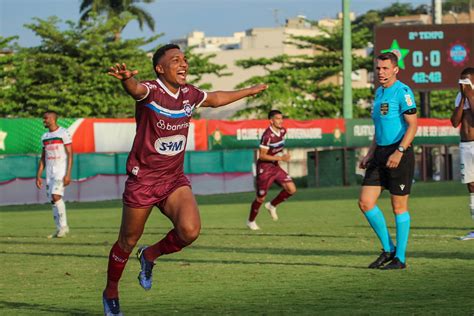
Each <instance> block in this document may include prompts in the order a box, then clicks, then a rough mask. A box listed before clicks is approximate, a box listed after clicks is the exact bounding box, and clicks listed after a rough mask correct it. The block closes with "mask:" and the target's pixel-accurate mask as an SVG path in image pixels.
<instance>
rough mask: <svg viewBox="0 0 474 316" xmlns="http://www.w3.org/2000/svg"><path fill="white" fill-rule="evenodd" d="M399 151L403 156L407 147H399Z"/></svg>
mask: <svg viewBox="0 0 474 316" xmlns="http://www.w3.org/2000/svg"><path fill="white" fill-rule="evenodd" d="M397 150H398V151H399V152H401V153H402V154H404V153H405V147H403V146H398V148H397Z"/></svg>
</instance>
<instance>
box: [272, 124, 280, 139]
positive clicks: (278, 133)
mask: <svg viewBox="0 0 474 316" xmlns="http://www.w3.org/2000/svg"><path fill="white" fill-rule="evenodd" d="M270 130H271V131H272V133H273V134H275V135H276V136H278V137H280V135H281V134H280V131H279V130H278V131H275V130H274V129H273V127H272V126H271V125H270Z"/></svg>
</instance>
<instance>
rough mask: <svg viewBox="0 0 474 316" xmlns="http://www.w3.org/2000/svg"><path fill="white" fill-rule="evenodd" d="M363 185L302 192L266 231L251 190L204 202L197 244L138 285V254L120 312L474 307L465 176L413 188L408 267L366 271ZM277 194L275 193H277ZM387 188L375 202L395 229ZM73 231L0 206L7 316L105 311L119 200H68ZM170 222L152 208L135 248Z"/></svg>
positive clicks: (2, 301)
mask: <svg viewBox="0 0 474 316" xmlns="http://www.w3.org/2000/svg"><path fill="white" fill-rule="evenodd" d="M358 192H359V188H358V187H347V188H322V189H300V190H299V192H297V194H296V196H294V197H293V198H292V199H291V200H289V201H287V202H286V203H284V204H282V205H281V206H280V207H279V208H278V212H279V216H280V220H279V221H278V222H272V221H271V219H270V217H269V215H268V213H267V211H266V210H265V209H264V208H263V207H262V208H261V211H260V214H259V216H258V217H257V222H258V224H259V225H260V226H261V228H262V230H261V231H257V232H253V231H250V230H248V229H247V228H246V227H245V224H244V223H245V221H246V218H247V216H248V209H249V205H250V202H251V201H252V199H253V194H252V193H245V194H227V195H215V196H208V197H204V196H201V197H198V198H197V199H198V203H199V205H200V210H201V217H202V232H201V236H200V237H199V239H198V240H197V241H196V242H195V243H194V244H193V245H192V246H190V247H188V248H186V249H184V250H183V251H182V252H180V253H176V254H172V255H168V256H164V257H162V258H160V259H159V260H158V262H157V265H156V267H155V270H154V273H155V274H154V284H153V288H152V290H151V291H149V292H145V291H143V290H142V289H141V288H140V286H139V284H138V281H137V279H136V277H137V274H138V269H139V263H138V260H136V258H135V257H134V255H135V252H134V253H133V256H131V258H130V260H129V263H128V265H127V267H126V269H125V272H124V275H123V277H122V281H121V286H120V294H121V296H120V299H121V306H122V311H123V312H124V313H125V315H150V314H153V315H156V314H160V315H171V314H188V315H194V314H200V315H245V314H257V315H275V314H276V315H289V314H292V315H310V314H311V315H314V314H420V315H423V314H434V315H446V314H456V315H470V314H472V313H473V312H474V300H473V299H472V293H473V292H472V285H473V280H474V264H473V262H474V260H473V259H474V241H459V240H457V237H459V236H462V235H464V234H466V233H467V232H468V231H469V230H470V229H472V228H473V227H472V226H473V222H472V221H471V219H470V214H469V209H468V203H469V201H468V199H469V198H468V193H467V190H466V188H465V186H463V185H461V184H459V183H450V182H447V183H416V184H415V185H414V188H413V192H412V197H411V199H410V210H411V222H412V229H411V234H410V240H409V245H408V253H407V264H408V268H407V269H406V270H403V271H380V270H370V269H367V268H366V266H367V265H368V264H369V263H370V262H371V261H372V260H374V259H375V258H376V257H377V255H378V254H379V251H380V244H379V242H378V240H377V239H376V237H375V235H374V233H373V232H372V230H371V229H370V227H369V225H368V223H367V222H366V220H365V218H364V217H363V215H362V214H361V213H360V212H359V211H358V209H357V197H358ZM276 193H277V191H272V192H271V193H270V195H269V196H274V195H275V194H276ZM388 197H389V195H388V194H387V193H384V194H383V195H382V198H381V201H380V203H379V206H380V207H381V209H382V210H383V211H384V213H385V218H386V220H387V223H388V225H389V230H390V232H391V234H392V236H394V233H395V224H394V218H393V215H392V214H391V211H390V204H389V203H390V201H389V198H388ZM67 206H68V219H69V223H70V227H71V233H70V235H69V236H68V237H67V238H64V239H52V240H48V239H46V236H47V235H48V234H50V233H52V232H53V230H54V228H53V220H52V215H51V210H50V206H49V205H34V206H9V207H1V208H0V225H1V226H0V227H1V233H0V235H1V238H0V244H1V248H0V249H1V250H0V256H1V259H0V260H1V261H0V262H1V274H0V314H1V315H61V314H87V315H99V314H101V313H102V305H101V293H102V290H103V287H104V284H105V277H106V269H107V257H108V252H109V250H110V247H111V244H112V243H113V242H114V241H115V240H116V238H117V233H118V227H119V223H120V212H121V211H120V207H121V204H120V201H110V202H97V203H68V205H67ZM170 227H171V226H170V223H169V221H168V220H167V219H166V218H165V217H164V216H163V215H161V214H160V212H159V211H158V210H157V209H155V210H154V211H153V213H152V215H151V216H150V218H149V220H148V223H147V226H146V228H145V233H144V235H143V236H142V239H141V240H140V242H139V244H140V245H142V244H151V243H154V242H156V241H158V240H159V239H161V238H162V237H163V236H164V234H165V233H166V232H167V231H168V230H169V228H170Z"/></svg>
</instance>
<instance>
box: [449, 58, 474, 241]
mask: <svg viewBox="0 0 474 316" xmlns="http://www.w3.org/2000/svg"><path fill="white" fill-rule="evenodd" d="M459 90H460V91H459V93H458V95H457V97H456V101H455V105H456V108H455V109H454V111H453V114H452V115H451V123H452V124H453V126H454V127H458V126H459V124H461V144H460V145H459V149H460V152H461V182H462V183H466V184H467V189H468V191H469V193H470V196H471V200H470V203H469V207H470V209H471V217H472V219H473V220H474V114H473V113H474V108H473V107H474V68H472V67H470V68H466V69H464V70H463V71H462V72H461V78H460V80H459ZM460 239H461V240H474V231H471V232H470V233H468V234H467V235H466V236H464V237H461V238H460Z"/></svg>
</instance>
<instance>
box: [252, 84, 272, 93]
mask: <svg viewBox="0 0 474 316" xmlns="http://www.w3.org/2000/svg"><path fill="white" fill-rule="evenodd" d="M267 88H268V85H266V84H257V85H255V86H252V87H250V88H249V89H250V91H249V96H252V95H256V94H259V93H260V92H262V91H264V90H266V89H267Z"/></svg>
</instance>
